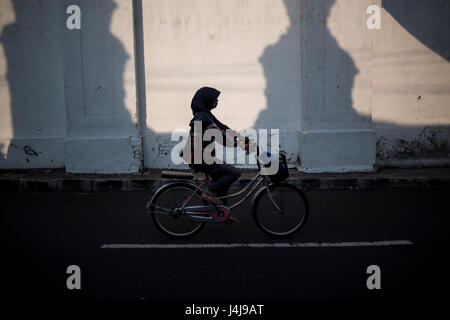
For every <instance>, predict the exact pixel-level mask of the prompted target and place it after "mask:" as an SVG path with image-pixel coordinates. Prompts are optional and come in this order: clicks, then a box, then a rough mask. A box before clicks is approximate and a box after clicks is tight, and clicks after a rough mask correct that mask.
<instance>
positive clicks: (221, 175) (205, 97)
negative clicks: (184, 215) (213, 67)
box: [187, 87, 249, 204]
mask: <svg viewBox="0 0 450 320" xmlns="http://www.w3.org/2000/svg"><path fill="white" fill-rule="evenodd" d="M219 95H220V91H218V90H216V89H214V88H209V87H203V88H201V89H199V90H198V91H197V92H196V93H195V95H194V97H193V98H192V102H191V109H192V113H193V115H194V117H193V119H192V120H191V121H190V123H189V126H190V127H191V130H190V139H189V140H188V141H189V142H190V143H188V144H187V145H190V149H191V153H190V154H191V156H190V159H189V160H190V161H188V162H189V166H190V167H191V168H192V169H194V170H195V171H196V172H204V173H206V174H207V175H208V176H209V177H210V178H211V179H212V180H213V181H212V183H211V184H210V185H209V186H207V187H206V188H204V189H203V190H202V194H201V197H202V198H204V199H205V200H208V201H210V202H213V203H216V204H222V201H221V200H220V199H218V197H220V196H224V195H226V194H227V192H228V189H229V187H230V186H231V184H232V183H233V182H235V181H236V180H238V179H239V177H240V176H241V173H240V171H239V169H237V168H235V167H234V166H232V165H230V164H226V163H223V164H220V163H217V162H216V161H214V163H212V164H207V163H205V162H204V159H203V152H204V150H205V148H206V147H207V146H208V145H209V144H210V143H211V142H210V141H203V139H202V137H203V134H204V133H205V131H206V130H208V129H218V130H220V132H221V134H222V139H218V140H219V141H215V142H218V143H220V144H222V145H224V146H226V145H227V143H226V141H229V142H231V145H233V146H234V147H237V146H238V144H237V139H239V138H243V137H242V136H241V135H240V134H239V133H237V132H235V131H232V130H230V128H229V127H228V126H227V125H225V124H223V123H222V122H220V121H219V120H217V118H216V117H215V116H214V115H213V114H212V113H211V110H212V109H214V108H216V107H217V104H218V97H219ZM196 123H197V125H199V124H201V128H202V132H201V135H200V134H197V135H196V134H195V133H196V132H195V130H194V128H195V124H196ZM227 129H228V130H227ZM196 139H198V140H197V142H196ZM220 140H222V141H220ZM246 142H247V143H245V150H246V152H247V153H248V152H249V144H248V140H247V141H246ZM196 143H197V145H199V146H201V150H200V149H199V150H194V149H195V148H194V146H195V145H196ZM228 144H230V143H228ZM195 152H201V157H200V159H201V162H200V163H195V161H194V159H195ZM211 155H212V156H213V157H214V155H215V154H214V149H213V150H212V151H211ZM224 202H226V199H224Z"/></svg>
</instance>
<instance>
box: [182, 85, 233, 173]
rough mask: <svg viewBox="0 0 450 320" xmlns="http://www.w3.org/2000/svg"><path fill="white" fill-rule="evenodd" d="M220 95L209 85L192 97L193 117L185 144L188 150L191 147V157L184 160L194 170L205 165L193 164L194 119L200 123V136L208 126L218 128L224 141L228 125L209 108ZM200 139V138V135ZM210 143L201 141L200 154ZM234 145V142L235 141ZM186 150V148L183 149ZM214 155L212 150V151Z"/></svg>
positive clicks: (200, 169) (201, 169) (200, 168)
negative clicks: (218, 118) (188, 137)
mask: <svg viewBox="0 0 450 320" xmlns="http://www.w3.org/2000/svg"><path fill="white" fill-rule="evenodd" d="M219 95H220V91H218V90H216V89H214V88H209V87H203V88H201V89H199V90H198V91H197V92H196V93H195V95H194V97H193V98H192V102H191V109H192V114H193V115H194V117H193V118H192V120H191V121H190V122H189V126H190V127H191V130H190V132H189V135H190V139H188V143H187V144H186V148H187V150H189V147H190V149H191V157H190V159H186V158H185V160H186V161H188V162H190V165H189V166H190V167H191V168H193V169H195V170H196V171H203V166H205V165H207V164H205V163H202V164H194V123H195V122H196V121H200V122H201V123H202V137H203V134H204V133H205V131H206V130H207V129H210V128H215V127H216V128H218V129H219V130H221V131H222V135H223V141H222V143H224V144H225V143H226V142H225V141H226V140H225V136H226V130H227V129H229V127H228V126H227V125H225V124H223V123H222V122H220V121H219V120H217V118H216V117H215V116H214V115H213V114H212V113H211V110H212V109H213V108H214V103H215V101H216V100H217V98H218V97H219ZM200 139H202V138H201V137H200ZM210 143H211V141H202V155H203V150H204V149H205V148H206V146H208V145H209V144H210ZM235 145H236V142H235ZM185 150H186V149H185ZM212 154H213V155H214V151H213V152H212ZM202 161H203V157H202Z"/></svg>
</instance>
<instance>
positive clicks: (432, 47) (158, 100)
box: [0, 0, 450, 173]
mask: <svg viewBox="0 0 450 320" xmlns="http://www.w3.org/2000/svg"><path fill="white" fill-rule="evenodd" d="M72 4H76V5H79V6H80V8H81V12H82V16H81V17H82V18H81V21H82V29H81V30H68V29H67V28H66V19H67V17H68V15H67V13H66V8H67V6H68V5H72ZM371 4H377V5H380V6H381V5H382V6H383V9H382V11H381V25H382V29H381V30H372V31H370V30H368V29H367V27H366V19H367V17H368V15H367V13H366V8H367V7H368V6H369V5H371ZM133 5H137V6H135V7H133ZM449 10H450V9H449V6H448V5H447V6H445V2H444V1H440V0H429V1H427V2H425V1H421V0H410V1H396V0H229V1H220V0H165V1H159V0H142V1H141V0H136V1H133V0H96V1H89V0H61V1H50V0H41V1H38V0H27V1H12V0H0V168H62V167H65V168H66V170H67V171H68V172H98V173H108V172H124V173H125V172H138V171H139V170H140V169H142V167H143V162H142V160H143V159H144V161H145V167H150V168H161V167H175V166H174V165H172V164H171V161H170V152H171V150H172V147H173V146H174V145H175V142H171V141H170V134H171V132H172V131H173V130H176V129H181V130H185V131H187V130H188V129H189V127H188V122H189V120H190V119H191V118H192V113H191V110H190V102H191V99H192V96H193V94H194V93H195V91H196V90H197V89H198V88H200V87H202V86H212V87H216V88H217V89H219V90H220V91H222V94H221V96H220V98H219V106H218V108H217V109H216V110H214V114H215V115H216V116H217V117H218V118H219V119H220V120H222V121H223V122H225V123H226V124H228V125H229V126H230V127H232V128H234V129H247V128H256V129H258V128H268V129H270V128H278V129H280V130H281V136H280V139H281V147H282V149H284V150H286V151H287V152H288V159H289V163H290V164H291V165H292V166H297V167H298V168H299V169H300V170H302V171H306V172H324V171H332V172H342V171H371V170H373V169H374V165H378V166H383V165H393V166H427V165H448V164H449V163H450V160H449V158H450V157H449V153H450V150H449V143H448V141H449V140H450V139H449V136H450V129H449V128H450V109H449V105H450V87H449V83H450V66H449V62H450V12H449ZM135 25H136V26H137V27H136V28H134V26H135ZM142 137H143V139H144V143H143V145H142ZM142 150H144V151H142ZM185 167H186V166H185ZM185 167H184V168H185ZM178 168H181V167H178Z"/></svg>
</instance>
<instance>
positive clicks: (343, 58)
mask: <svg viewBox="0 0 450 320" xmlns="http://www.w3.org/2000/svg"><path fill="white" fill-rule="evenodd" d="M283 1H284V5H285V7H286V12H287V14H288V16H289V21H290V25H289V28H288V30H287V31H286V33H284V34H283V35H282V36H281V37H280V39H279V40H278V41H277V42H276V43H275V44H273V45H270V46H268V47H267V48H266V49H265V50H264V53H263V55H262V56H261V57H260V59H259V61H260V63H261V64H262V66H263V68H264V76H265V79H266V88H265V95H266V99H267V108H266V109H265V110H263V111H261V112H260V114H259V116H258V118H257V120H256V121H255V124H254V126H255V128H283V129H288V130H289V129H291V130H294V131H295V130H298V129H299V128H301V122H302V120H303V119H301V117H302V116H304V115H301V107H300V103H303V102H302V95H308V94H310V92H308V91H307V92H302V78H306V77H309V78H308V79H306V80H305V81H317V75H315V74H313V73H312V72H311V71H308V70H306V68H307V66H306V67H305V69H303V70H302V69H301V60H300V59H301V56H302V54H305V55H307V56H308V58H309V55H310V54H317V55H320V54H323V55H324V59H323V60H322V61H321V62H323V63H321V65H319V66H318V69H317V70H315V72H324V71H323V69H325V70H326V71H327V75H330V76H331V75H332V77H333V78H332V79H329V78H327V79H323V80H320V81H318V82H317V83H315V85H317V86H316V87H318V86H323V89H322V90H323V101H318V103H317V105H315V106H314V112H318V113H320V117H321V118H322V119H327V118H328V119H334V118H336V117H337V118H339V119H338V120H342V119H341V118H342V117H343V116H344V117H345V118H346V119H347V120H350V121H353V122H354V121H356V120H362V121H363V122H368V121H370V119H369V118H367V117H365V116H362V115H359V114H358V113H357V112H356V111H355V110H354V109H353V101H352V88H353V82H354V79H355V76H356V75H357V74H358V69H357V67H356V65H355V63H354V62H353V60H352V58H351V57H350V55H349V54H348V53H347V52H346V51H345V50H343V49H342V48H341V47H340V46H339V44H338V43H337V41H336V39H335V38H334V37H333V36H332V35H331V33H330V31H329V30H328V28H327V26H326V21H327V18H328V16H329V14H330V9H331V8H332V7H333V5H334V3H335V0H325V1H321V4H322V5H323V16H322V13H320V15H319V16H318V17H314V19H322V20H321V23H323V25H324V26H323V28H324V29H323V30H317V37H322V40H321V41H320V42H312V41H311V42H309V41H308V42H303V43H304V44H306V46H309V47H308V48H301V44H300V41H301V37H302V36H303V35H304V34H306V32H303V33H302V32H301V30H300V28H301V27H304V26H302V25H301V21H300V19H301V10H302V8H301V1H299V0H283ZM309 31H311V30H310V29H309ZM309 31H308V32H309ZM321 32H323V34H322V33H321ZM307 37H311V35H307ZM313 46H316V47H313ZM301 50H302V52H301ZM335 61H339V63H334V62H335ZM302 72H303V74H302ZM313 79H316V80H313ZM303 101H305V100H304V99H303ZM308 108H311V106H308ZM309 112H310V113H311V110H310V111H309ZM292 119H296V123H294V122H293V121H292ZM328 122H329V121H328ZM358 122H359V123H360V122H361V121H358ZM286 123H294V126H293V127H291V128H286ZM332 126H334V128H332V127H327V128H323V129H336V128H338V127H336V126H339V123H336V124H334V125H332ZM296 137H297V136H296V135H293V136H289V138H290V139H295V138H296ZM280 140H281V148H282V149H286V148H289V146H292V147H293V146H294V145H295V143H294V144H293V143H289V142H288V141H284V142H285V146H283V141H282V140H283V137H282V136H281V134H280ZM284 151H286V152H287V153H288V161H290V162H295V161H296V160H297V155H298V150H284Z"/></svg>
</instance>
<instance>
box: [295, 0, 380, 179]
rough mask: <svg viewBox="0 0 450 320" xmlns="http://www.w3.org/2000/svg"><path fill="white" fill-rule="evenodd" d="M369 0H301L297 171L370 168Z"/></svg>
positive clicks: (372, 150) (372, 135)
mask: <svg viewBox="0 0 450 320" xmlns="http://www.w3.org/2000/svg"><path fill="white" fill-rule="evenodd" d="M372 3H373V1H370V0H346V1H339V0H337V1H335V0H303V1H302V7H301V10H302V90H301V91H302V92H303V96H302V104H301V130H300V144H299V145H300V167H299V169H300V170H301V171H304V172H344V171H372V170H373V166H374V163H375V133H374V131H373V129H372V119H371V118H372V117H371V113H372V110H371V109H372V106H371V64H370V61H371V55H372V40H371V39H372V36H371V31H370V30H368V28H367V27H366V18H367V15H366V9H367V7H368V6H369V5H370V4H372Z"/></svg>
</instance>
